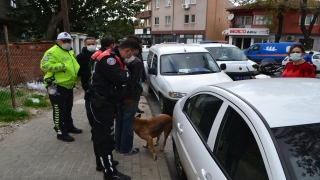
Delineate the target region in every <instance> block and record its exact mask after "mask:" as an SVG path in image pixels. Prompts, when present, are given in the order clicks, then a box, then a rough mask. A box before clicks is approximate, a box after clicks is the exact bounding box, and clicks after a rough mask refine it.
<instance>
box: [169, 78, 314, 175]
mask: <svg viewBox="0 0 320 180" xmlns="http://www.w3.org/2000/svg"><path fill="white" fill-rule="evenodd" d="M319 87H320V80H319V79H315V78H292V79H288V78H270V79H260V80H255V79H253V80H248V81H234V82H228V83H220V84H216V85H211V86H202V87H200V88H197V89H196V90H194V91H192V92H191V93H189V94H188V95H187V96H186V97H184V98H182V99H180V100H179V101H178V102H177V103H176V105H175V108H174V112H173V122H172V123H173V124H172V138H173V149H174V157H175V164H176V167H177V171H178V175H179V177H180V179H186V178H188V179H189V180H191V179H192V180H193V179H197V180H207V179H211V180H213V179H218V180H224V179H235V180H237V179H246V180H267V179H269V180H298V179H299V180H319V179H320V173H319V170H320V153H319V152H320V133H319V132H320V111H319V106H320V91H319Z"/></svg>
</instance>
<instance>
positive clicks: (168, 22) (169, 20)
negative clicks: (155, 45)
mask: <svg viewBox="0 0 320 180" xmlns="http://www.w3.org/2000/svg"><path fill="white" fill-rule="evenodd" d="M166 24H171V16H166Z"/></svg>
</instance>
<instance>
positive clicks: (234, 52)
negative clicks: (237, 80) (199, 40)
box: [205, 47, 248, 61]
mask: <svg viewBox="0 0 320 180" xmlns="http://www.w3.org/2000/svg"><path fill="white" fill-rule="evenodd" d="M205 48H206V49H207V50H208V51H209V52H210V53H211V54H212V56H213V57H214V59H215V60H216V61H247V60H248V59H247V57H246V55H245V54H244V52H243V51H242V50H240V49H239V48H237V47H205Z"/></svg>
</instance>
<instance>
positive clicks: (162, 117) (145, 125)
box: [132, 114, 172, 160]
mask: <svg viewBox="0 0 320 180" xmlns="http://www.w3.org/2000/svg"><path fill="white" fill-rule="evenodd" d="M171 128H172V118H171V116H169V115H167V114H159V115H157V116H155V117H152V118H149V119H141V114H138V115H137V116H136V117H134V120H133V123H132V129H133V131H134V132H135V133H136V134H137V135H138V136H139V137H140V138H141V139H144V140H146V141H147V144H146V145H144V146H143V147H145V148H147V147H148V146H149V148H150V151H151V153H152V155H153V159H154V160H156V159H157V155H156V153H155V151H154V147H153V138H155V137H157V141H156V143H155V144H154V145H155V146H157V145H158V144H159V138H160V135H161V133H162V132H164V140H163V144H162V147H161V148H160V151H163V150H164V146H165V145H166V141H167V138H168V136H169V133H170V131H171Z"/></svg>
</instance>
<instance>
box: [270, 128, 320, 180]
mask: <svg viewBox="0 0 320 180" xmlns="http://www.w3.org/2000/svg"><path fill="white" fill-rule="evenodd" d="M272 132H273V134H274V136H275V138H276V139H277V143H278V145H279V147H280V149H281V154H282V156H283V157H284V160H285V163H283V164H285V165H286V166H287V169H288V171H289V174H290V178H291V179H292V180H300V179H303V180H316V179H317V180H319V179H320V123H316V124H308V125H299V126H289V127H280V128H272Z"/></svg>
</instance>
